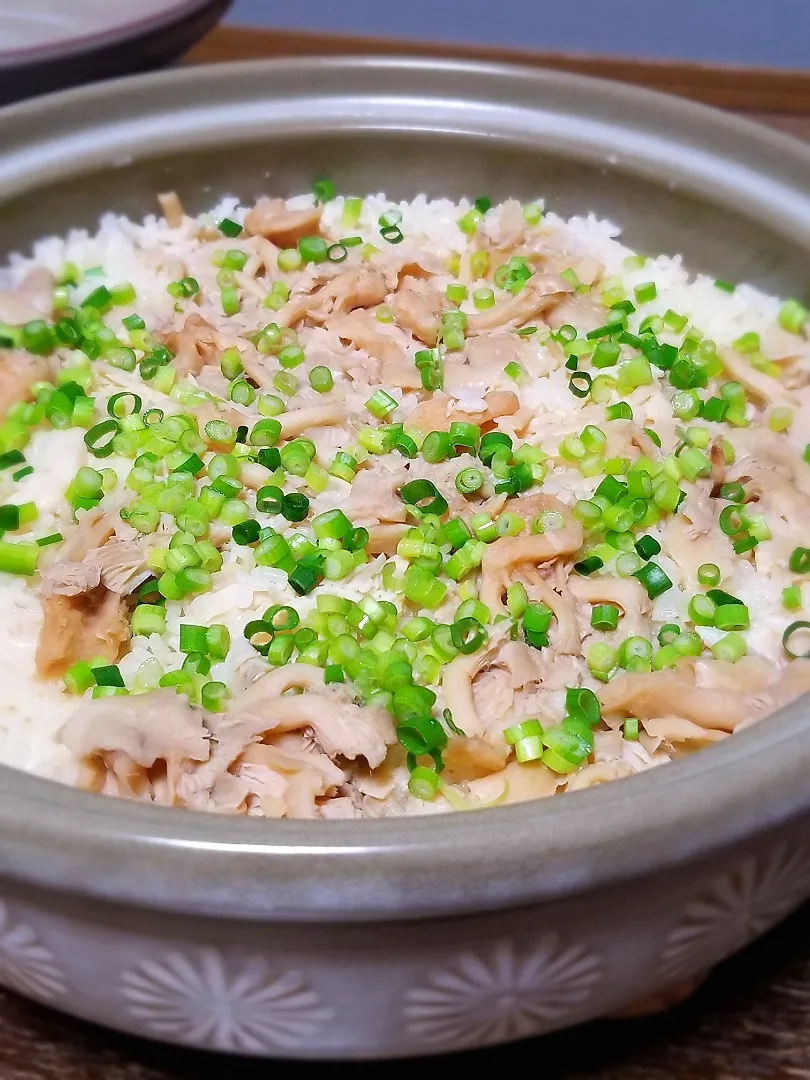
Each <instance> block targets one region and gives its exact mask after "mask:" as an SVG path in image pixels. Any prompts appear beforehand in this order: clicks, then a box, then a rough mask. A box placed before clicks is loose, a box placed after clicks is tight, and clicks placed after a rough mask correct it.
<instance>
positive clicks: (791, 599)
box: [37, 541, 802, 611]
mask: <svg viewBox="0 0 810 1080" xmlns="http://www.w3.org/2000/svg"><path fill="white" fill-rule="evenodd" d="M37 543H39V541H37ZM782 604H783V606H784V607H786V608H787V609H788V611H795V609H796V608H800V607H801V606H802V590H801V586H799V585H788V587H787V588H785V589H782Z"/></svg>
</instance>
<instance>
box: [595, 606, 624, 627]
mask: <svg viewBox="0 0 810 1080" xmlns="http://www.w3.org/2000/svg"><path fill="white" fill-rule="evenodd" d="M618 625H619V609H618V607H616V605H615V604H594V606H593V609H592V611H591V626H592V627H593V628H594V630H605V631H607V630H615V629H616V627H617V626H618Z"/></svg>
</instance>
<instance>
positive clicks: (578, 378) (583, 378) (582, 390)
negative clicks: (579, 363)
mask: <svg viewBox="0 0 810 1080" xmlns="http://www.w3.org/2000/svg"><path fill="white" fill-rule="evenodd" d="M568 389H569V390H570V391H571V393H572V394H573V395H574V397H578V398H586V397H587V396H588V394H589V393H590V390H591V377H590V375H589V374H588V372H587V371H575V372H574V374H573V375H572V376H571V378H570V379H569V380H568Z"/></svg>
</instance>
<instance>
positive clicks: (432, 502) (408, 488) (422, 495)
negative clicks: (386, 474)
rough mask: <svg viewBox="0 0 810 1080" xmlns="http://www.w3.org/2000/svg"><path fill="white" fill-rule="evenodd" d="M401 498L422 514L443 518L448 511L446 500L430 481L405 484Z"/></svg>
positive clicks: (400, 493) (400, 492)
mask: <svg viewBox="0 0 810 1080" xmlns="http://www.w3.org/2000/svg"><path fill="white" fill-rule="evenodd" d="M399 497H400V499H401V500H402V502H404V503H406V504H407V505H408V506H413V507H415V508H416V509H417V510H419V511H421V513H422V514H435V515H436V516H437V517H441V516H442V515H443V514H444V513H445V512H446V510H447V502H446V500H445V499H444V497H443V496H442V495H441V494H440V493H439V490H438V488H437V487H436V485H435V484H434V483H433V482H432V481H430V480H411V481H409V482H408V483H407V484H403V485H402V487H401V488H400V491H399ZM425 500H428V501H427V502H426V501H425Z"/></svg>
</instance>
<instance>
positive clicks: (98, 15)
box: [0, 0, 229, 102]
mask: <svg viewBox="0 0 810 1080" xmlns="http://www.w3.org/2000/svg"><path fill="white" fill-rule="evenodd" d="M228 3H229V0H0V102H6V101H10V100H12V99H14V98H19V97H24V96H26V95H28V94H34V93H42V92H44V91H48V90H55V89H57V88H59V87H63V86H67V85H70V84H74V83H77V82H83V81H90V80H93V79H97V78H104V77H107V76H110V75H126V74H129V73H131V72H133V71H138V70H142V69H144V68H147V67H156V66H159V65H160V64H161V63H165V62H166V61H167V60H170V59H173V58H174V57H175V56H177V55H179V54H180V53H181V52H183V51H184V50H185V49H186V48H188V47H189V46H190V45H191V44H192V43H193V42H194V41H195V40H196V39H197V38H198V37H200V36H202V34H203V33H205V32H206V31H207V30H209V29H210V28H211V27H212V26H213V25H214V23H215V22H216V21H217V19H218V18H219V17H220V16H221V15H222V14H223V12H224V11H225V9H226V8H227V6H228Z"/></svg>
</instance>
